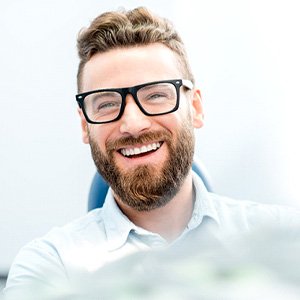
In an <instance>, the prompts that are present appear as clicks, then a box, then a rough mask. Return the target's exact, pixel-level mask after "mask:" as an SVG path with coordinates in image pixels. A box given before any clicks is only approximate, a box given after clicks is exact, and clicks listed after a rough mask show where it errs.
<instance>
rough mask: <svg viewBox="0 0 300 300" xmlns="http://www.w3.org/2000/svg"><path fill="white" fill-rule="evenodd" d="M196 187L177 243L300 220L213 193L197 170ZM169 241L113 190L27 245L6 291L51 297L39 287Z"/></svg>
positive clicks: (11, 295) (290, 211) (299, 215)
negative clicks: (128, 212)
mask: <svg viewBox="0 0 300 300" xmlns="http://www.w3.org/2000/svg"><path fill="white" fill-rule="evenodd" d="M193 187H194V192H195V204H194V210H193V213H192V217H191V219H190V221H189V223H188V225H187V227H186V228H185V230H184V231H183V232H182V234H181V235H180V236H179V237H178V238H177V239H176V241H174V242H173V243H172V244H177V243H179V242H180V241H182V240H184V238H188V237H189V236H193V238H194V239H197V238H202V237H203V235H205V234H206V233H207V232H209V234H212V235H213V236H215V237H216V238H217V239H218V241H221V242H226V241H227V242H228V240H230V239H231V238H234V237H235V236H238V235H240V234H243V233H247V232H250V231H252V230H259V229H260V227H263V226H290V227H291V228H292V227H295V228H296V226H300V212H299V210H296V209H295V208H288V207H281V206H276V205H265V204H258V203H254V202H250V201H237V200H233V199H230V198H226V197H221V196H219V195H216V194H212V193H209V192H207V190H206V189H205V187H204V185H203V183H202V181H201V179H200V178H199V177H198V176H197V175H196V174H195V173H193ZM169 246H170V245H169V244H168V243H167V241H166V240H165V239H164V238H162V237H161V236H160V235H158V234H155V233H152V232H149V231H147V230H145V229H143V228H140V227H138V226H136V225H135V224H133V223H132V222H131V221H130V220H129V219H128V218H127V217H126V216H125V215H124V214H123V213H122V212H121V210H120V209H119V207H118V206H117V204H116V202H115V200H114V198H113V196H112V192H111V190H109V192H108V194H107V197H106V200H105V204H104V206H103V208H99V209H95V210H93V211H91V212H89V213H88V214H87V215H85V216H84V217H82V218H80V219H78V220H75V221H73V222H71V223H69V224H67V225H65V226H64V227H60V228H54V229H52V230H51V231H50V232H49V233H48V234H47V235H45V236H44V237H42V238H38V239H36V240H34V241H32V242H31V243H29V244H28V245H26V246H25V247H23V248H22V249H21V251H20V252H19V254H18V255H17V257H16V259H15V261H14V263H13V265H12V267H11V269H10V273H9V277H8V281H7V286H6V288H5V290H4V291H5V294H6V296H7V299H27V298H26V297H25V295H29V296H28V299H48V298H38V297H36V298H35V295H37V294H38V293H37V291H39V290H40V291H43V292H45V291H46V294H47V295H51V293H52V292H53V291H56V292H57V291H58V290H59V291H60V293H62V292H63V291H66V293H68V292H69V290H68V288H67V284H66V283H67V282H72V281H73V282H76V280H77V281H78V280H79V278H87V277H93V276H96V275H95V274H97V271H98V270H99V269H101V268H102V267H103V266H105V265H106V264H108V263H110V262H113V261H116V260H118V259H120V258H122V257H124V256H127V255H129V254H132V253H135V252H137V251H141V250H146V251H147V250H149V249H161V248H165V247H169ZM54 287H55V289H54ZM20 295H22V297H21V298H18V297H20ZM49 299H52V298H51V296H49Z"/></svg>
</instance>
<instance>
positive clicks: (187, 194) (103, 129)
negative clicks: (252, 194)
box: [5, 8, 300, 299]
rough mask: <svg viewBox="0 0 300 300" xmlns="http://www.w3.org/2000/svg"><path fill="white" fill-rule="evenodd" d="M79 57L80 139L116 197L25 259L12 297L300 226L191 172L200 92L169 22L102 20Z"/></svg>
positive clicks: (147, 16) (140, 13)
mask: <svg viewBox="0 0 300 300" xmlns="http://www.w3.org/2000/svg"><path fill="white" fill-rule="evenodd" d="M78 51H79V57H80V64H79V69H78V75H77V80H78V94H77V95H76V100H77V103H78V105H79V108H78V112H79V116H80V120H81V127H82V137H83V141H84V143H86V144H89V145H90V147H91V152H92V157H93V159H94V162H95V164H96V167H97V169H98V171H99V173H101V175H102V176H103V177H104V178H105V180H106V181H107V182H108V184H109V185H110V189H109V192H108V194H107V196H106V200H105V204H104V207H103V208H99V209H95V210H93V211H91V212H90V213H88V214H87V215H86V216H84V217H83V218H81V219H79V220H75V221H74V222H72V223H70V224H68V225H66V226H64V227H62V228H56V229H53V230H52V231H51V232H50V233H48V234H47V235H46V236H45V237H43V238H40V239H36V240H35V241H33V242H31V243H30V244H29V245H27V246H25V247H24V248H23V249H22V250H21V251H20V253H19V255H18V257H17V258H16V260H15V262H14V264H13V266H12V268H11V270H10V274H9V279H8V284H7V287H6V289H5V292H6V294H7V295H8V296H15V295H22V299H25V298H24V295H30V293H36V292H37V291H39V292H41V291H42V292H44V294H45V293H48V294H50V295H51V292H53V291H59V293H61V292H62V291H66V290H67V289H66V286H67V284H66V282H68V283H70V282H73V283H74V282H82V281H81V280H82V279H83V278H85V279H86V278H92V279H93V280H95V282H97V280H98V279H97V271H98V270H100V269H101V268H102V267H103V266H104V265H106V264H108V263H109V262H112V261H116V260H117V259H119V258H121V257H123V256H125V255H128V254H130V253H134V252H137V251H141V250H147V249H156V248H159V249H161V248H166V247H167V246H170V245H177V244H178V243H179V242H183V241H184V240H185V238H187V237H192V239H193V240H194V241H195V242H197V241H198V242H199V243H200V241H202V247H203V241H205V239H203V237H204V236H206V235H210V237H213V238H215V239H216V240H218V241H219V242H220V241H221V242H222V241H228V238H229V237H234V236H236V235H237V234H241V233H245V232H249V231H251V230H253V229H257V228H260V226H262V225H268V226H272V225H281V224H284V225H286V226H290V225H292V226H294V225H295V224H299V219H300V218H299V216H300V215H299V212H296V211H295V210H293V209H288V208H279V207H277V206H267V205H260V204H255V203H252V202H247V201H235V200H232V199H228V198H225V197H220V196H218V195H214V194H211V193H208V192H207V191H206V189H205V187H204V185H203V183H202V181H201V179H200V178H199V177H198V176H197V175H196V174H195V173H194V172H193V171H192V168H191V166H192V161H193V157H194V144H195V138H194V129H195V128H200V127H202V125H203V111H202V104H201V93H200V90H199V89H198V88H197V86H196V85H195V80H194V77H193V75H192V72H191V68H190V66H189V63H188V60H187V56H186V52H185V49H184V45H183V43H182V40H181V39H180V37H179V35H178V33H177V32H176V31H175V30H174V28H173V26H172V25H171V24H170V22H169V21H167V20H165V19H163V18H160V17H157V16H155V15H153V14H152V13H151V12H149V11H148V10H147V9H145V8H138V9H135V10H132V11H117V12H108V13H104V14H102V15H100V16H99V17H97V18H96V19H95V20H94V21H93V22H92V23H91V25H90V27H89V28H87V29H85V30H83V31H81V33H80V35H79V37H78ZM297 222H298V223H297ZM199 245H200V244H199ZM100 280H101V279H100ZM74 286H77V287H78V285H73V288H74ZM54 287H56V288H55V289H54ZM80 288H83V286H82V285H81V286H80ZM31 295H33V294H31ZM28 298H30V297H28ZM20 299H21V298H20ZM30 299H32V298H30ZM40 299H45V298H40ZM50 299H52V298H51V297H50ZM82 299H83V298H82Z"/></svg>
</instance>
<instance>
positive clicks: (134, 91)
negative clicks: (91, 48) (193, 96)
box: [75, 79, 193, 124]
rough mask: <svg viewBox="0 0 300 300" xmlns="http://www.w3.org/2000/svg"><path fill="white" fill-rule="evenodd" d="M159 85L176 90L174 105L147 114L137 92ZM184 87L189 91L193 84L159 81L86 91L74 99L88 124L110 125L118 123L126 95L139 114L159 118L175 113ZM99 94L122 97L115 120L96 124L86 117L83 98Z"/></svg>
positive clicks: (185, 80)
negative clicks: (165, 84)
mask: <svg viewBox="0 0 300 300" xmlns="http://www.w3.org/2000/svg"><path fill="white" fill-rule="evenodd" d="M159 83H170V84H172V85H173V86H174V87H175V89H176V96H177V98H176V104H175V106H174V108H173V109H171V110H169V111H167V112H163V113H154V114H153V113H148V112H147V111H146V110H145V109H144V108H143V106H142V104H141V103H140V101H139V99H138V97H137V92H138V91H139V90H140V89H141V88H143V87H145V86H148V85H153V84H159ZM182 86H184V87H186V88H187V89H189V90H191V89H193V83H192V82H191V81H190V80H188V79H171V80H160V81H152V82H147V83H143V84H139V85H135V86H131V87H124V88H108V89H97V90H92V91H88V92H84V93H80V94H77V95H76V96H75V97H76V101H77V103H78V106H79V108H80V109H81V110H82V112H83V114H84V117H85V119H86V121H87V122H88V123H90V124H106V123H111V122H115V121H118V120H119V119H121V117H122V115H123V113H124V110H125V106H126V97H127V95H128V94H130V95H131V96H132V97H133V99H134V101H135V103H136V104H137V106H138V107H139V109H140V110H141V112H142V113H143V114H145V115H146V116H160V115H166V114H169V113H172V112H174V111H176V110H177V109H178V107H179V100H180V88H181V87H182ZM99 92H116V93H118V94H120V95H121V97H122V102H121V107H120V112H119V114H118V115H117V117H116V118H114V119H112V120H109V121H102V122H97V121H92V120H91V119H90V118H89V116H88V115H87V113H86V111H85V108H84V99H85V97H87V96H88V95H91V94H94V93H99Z"/></svg>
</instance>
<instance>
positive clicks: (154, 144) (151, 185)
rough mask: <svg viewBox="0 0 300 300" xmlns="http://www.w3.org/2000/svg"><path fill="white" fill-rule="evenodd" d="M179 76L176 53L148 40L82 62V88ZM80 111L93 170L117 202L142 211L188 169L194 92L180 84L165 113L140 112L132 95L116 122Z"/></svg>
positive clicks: (196, 103) (164, 196) (169, 193)
mask: <svg viewBox="0 0 300 300" xmlns="http://www.w3.org/2000/svg"><path fill="white" fill-rule="evenodd" d="M182 77H183V76H182V71H181V70H180V64H179V63H178V60H177V57H176V55H175V54H174V53H173V52H172V51H171V50H170V49H169V48H167V47H166V46H164V45H162V44H152V45H147V46H140V47H132V48H124V49H114V50H111V51H109V52H106V53H98V54H96V55H94V56H93V57H92V58H91V59H90V60H89V61H88V62H87V64H86V65H85V68H84V71H83V77H82V89H81V90H82V92H85V91H90V90H95V89H101V88H122V87H130V86H134V85H138V84H142V83H146V82H151V81H158V80H168V79H179V78H182ZM79 113H80V116H81V125H82V132H83V140H84V142H85V143H89V144H90V146H91V151H92V156H93V159H94V161H95V164H96V166H97V168H98V171H99V172H100V173H101V174H102V176H103V177H104V178H105V179H106V180H107V181H108V183H109V185H110V186H111V187H112V189H113V192H114V195H115V197H116V199H117V201H122V203H123V204H125V205H128V206H130V207H132V208H134V209H136V210H139V211H145V210H151V209H155V208H158V207H161V206H163V205H165V204H166V203H168V201H170V200H171V199H172V198H173V197H174V195H175V194H176V193H177V192H178V190H179V189H180V187H181V185H182V183H183V181H184V179H185V178H186V176H187V174H188V172H189V171H190V168H191V163H192V159H193V151H194V132H193V130H194V127H201V126H202V107H201V99H200V91H199V90H196V89H195V90H193V91H189V92H185V91H184V88H183V87H181V89H180V107H179V109H178V110H177V111H176V112H173V113H170V114H167V115H161V116H151V117H150V116H146V115H144V114H143V113H142V112H141V111H140V109H139V108H138V106H137V105H136V103H135V101H134V99H133V98H132V96H131V95H127V97H126V107H125V111H124V113H123V115H122V117H121V119H120V120H118V121H115V122H112V123H107V124H88V123H87V122H86V120H85V118H84V116H83V114H82V112H81V111H79ZM133 153H134V154H133Z"/></svg>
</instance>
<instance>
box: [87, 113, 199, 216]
mask: <svg viewBox="0 0 300 300" xmlns="http://www.w3.org/2000/svg"><path fill="white" fill-rule="evenodd" d="M187 120H188V121H186V122H185V123H183V124H182V126H181V128H180V129H179V131H178V135H177V138H176V140H175V141H174V139H172V135H171V134H170V132H169V131H167V130H160V131H155V132H147V133H144V134H141V135H140V136H138V137H132V136H129V137H122V138H120V139H118V140H116V141H108V142H107V143H106V153H107V155H106V154H105V153H103V152H102V151H101V150H100V148H99V146H98V144H97V143H96V141H95V139H93V138H92V136H91V134H90V133H89V138H90V146H91V153H92V157H93V160H94V162H95V165H96V167H97V170H98V172H99V173H100V174H101V175H102V176H103V178H104V179H105V180H106V181H107V183H108V184H109V185H110V186H111V188H112V190H113V192H114V193H115V195H116V196H117V197H118V199H119V200H121V201H122V202H123V203H124V204H125V205H128V206H129V207H132V208H134V209H135V210H137V211H150V210H152V209H156V208H159V207H162V206H165V205H166V204H167V203H168V202H169V201H170V200H171V199H172V198H173V197H174V196H175V195H176V194H177V193H178V191H179V190H180V188H181V186H182V184H183V182H184V180H185V178H186V176H187V174H188V173H189V171H190V169H191V167H192V161H193V156H194V146H195V137H194V132H193V126H192V124H191V121H190V118H187ZM153 141H163V142H164V143H166V144H167V147H168V150H169V155H168V158H167V159H166V161H165V162H164V164H163V165H162V166H161V167H160V169H157V166H154V165H150V164H145V165H140V166H138V167H135V168H131V169H129V170H121V169H120V168H119V167H118V166H117V164H116V162H115V159H114V153H115V151H116V150H115V149H120V147H124V146H129V145H134V144H145V143H151V142H153Z"/></svg>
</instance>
